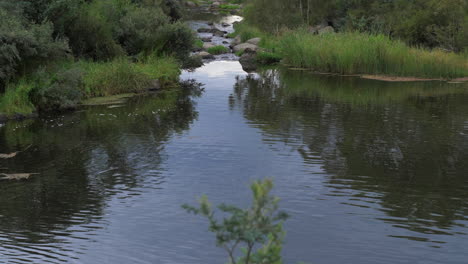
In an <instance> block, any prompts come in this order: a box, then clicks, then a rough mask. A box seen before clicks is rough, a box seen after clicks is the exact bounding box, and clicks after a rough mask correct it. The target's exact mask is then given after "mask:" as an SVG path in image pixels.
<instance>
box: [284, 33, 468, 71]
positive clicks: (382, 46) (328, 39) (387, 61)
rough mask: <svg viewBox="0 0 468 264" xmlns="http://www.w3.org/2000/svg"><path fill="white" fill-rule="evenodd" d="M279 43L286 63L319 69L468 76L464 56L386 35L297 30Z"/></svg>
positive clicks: (467, 66)
mask: <svg viewBox="0 0 468 264" xmlns="http://www.w3.org/2000/svg"><path fill="white" fill-rule="evenodd" d="M278 45H279V54H280V55H281V56H282V57H283V58H284V59H285V61H286V63H288V64H291V65H293V66H295V67H304V68H311V69H314V70H317V71H325V72H335V73H341V74H361V73H367V74H383V75H395V76H412V77H421V78H446V79H450V78H456V77H465V76H468V61H467V60H466V58H464V57H463V56H461V55H457V54H455V53H448V52H443V51H438V50H432V51H431V50H428V49H422V48H411V47H409V46H407V45H406V44H404V43H403V42H401V41H398V40H391V39H390V38H389V37H387V36H383V35H369V34H365V33H339V34H323V35H318V36H315V35H311V34H310V33H308V32H307V31H305V30H297V31H292V32H290V33H287V34H285V35H283V36H282V37H281V38H280V41H279V42H278Z"/></svg>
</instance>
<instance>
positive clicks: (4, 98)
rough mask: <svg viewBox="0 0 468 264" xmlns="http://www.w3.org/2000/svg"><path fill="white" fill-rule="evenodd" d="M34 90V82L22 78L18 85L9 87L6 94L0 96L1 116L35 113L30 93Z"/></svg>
mask: <svg viewBox="0 0 468 264" xmlns="http://www.w3.org/2000/svg"><path fill="white" fill-rule="evenodd" d="M33 88H34V82H32V81H30V80H28V79H26V78H21V79H20V80H18V82H17V83H15V84H10V85H8V86H7V88H6V91H5V93H4V94H3V95H1V96H0V114H5V115H7V116H12V115H14V114H23V115H28V114H31V113H33V112H34V111H35V107H34V105H33V104H32V103H31V100H30V98H29V93H30V92H31V90H32V89H33Z"/></svg>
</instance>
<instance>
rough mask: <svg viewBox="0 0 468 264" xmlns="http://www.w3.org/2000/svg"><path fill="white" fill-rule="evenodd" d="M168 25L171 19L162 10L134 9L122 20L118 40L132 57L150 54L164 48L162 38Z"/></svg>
mask: <svg viewBox="0 0 468 264" xmlns="http://www.w3.org/2000/svg"><path fill="white" fill-rule="evenodd" d="M167 24H169V17H167V16H166V15H165V14H164V13H163V12H162V10H161V9H160V8H150V7H147V8H146V7H145V8H143V7H136V8H132V9H131V10H130V11H129V12H128V13H127V14H126V15H125V16H123V17H122V18H121V19H120V27H119V28H118V29H117V33H116V34H117V39H118V40H119V42H120V43H121V45H122V46H123V47H124V49H125V50H126V51H127V53H128V54H130V55H136V54H138V53H140V52H143V53H146V54H149V53H151V52H152V51H153V50H159V49H162V48H163V43H161V39H160V38H162V34H163V30H162V27H164V26H166V25H167Z"/></svg>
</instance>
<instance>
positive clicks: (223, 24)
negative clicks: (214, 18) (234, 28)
mask: <svg viewBox="0 0 468 264" xmlns="http://www.w3.org/2000/svg"><path fill="white" fill-rule="evenodd" d="M221 26H223V27H229V26H230V25H229V24H228V23H226V22H223V23H221Z"/></svg>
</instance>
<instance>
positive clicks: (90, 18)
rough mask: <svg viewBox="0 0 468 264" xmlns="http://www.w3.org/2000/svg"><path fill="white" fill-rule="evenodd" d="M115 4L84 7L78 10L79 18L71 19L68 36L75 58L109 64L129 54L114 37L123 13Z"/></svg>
mask: <svg viewBox="0 0 468 264" xmlns="http://www.w3.org/2000/svg"><path fill="white" fill-rule="evenodd" d="M114 2H115V1H94V2H90V3H84V4H82V5H81V6H79V7H78V10H77V11H76V12H77V14H72V15H71V17H70V21H67V22H66V23H67V24H69V26H68V27H67V28H66V29H64V30H65V32H64V34H65V35H66V36H67V37H68V38H69V40H70V46H71V48H72V50H73V53H74V54H75V56H77V57H84V58H89V59H94V60H109V59H112V58H115V57H118V56H121V55H124V54H125V52H124V50H123V49H122V47H121V46H120V45H119V44H118V43H117V42H116V39H115V36H114V27H115V26H116V25H117V23H118V20H117V19H118V17H119V16H120V13H121V10H119V9H118V7H117V6H116V5H115V4H114ZM115 20H117V21H115Z"/></svg>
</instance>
